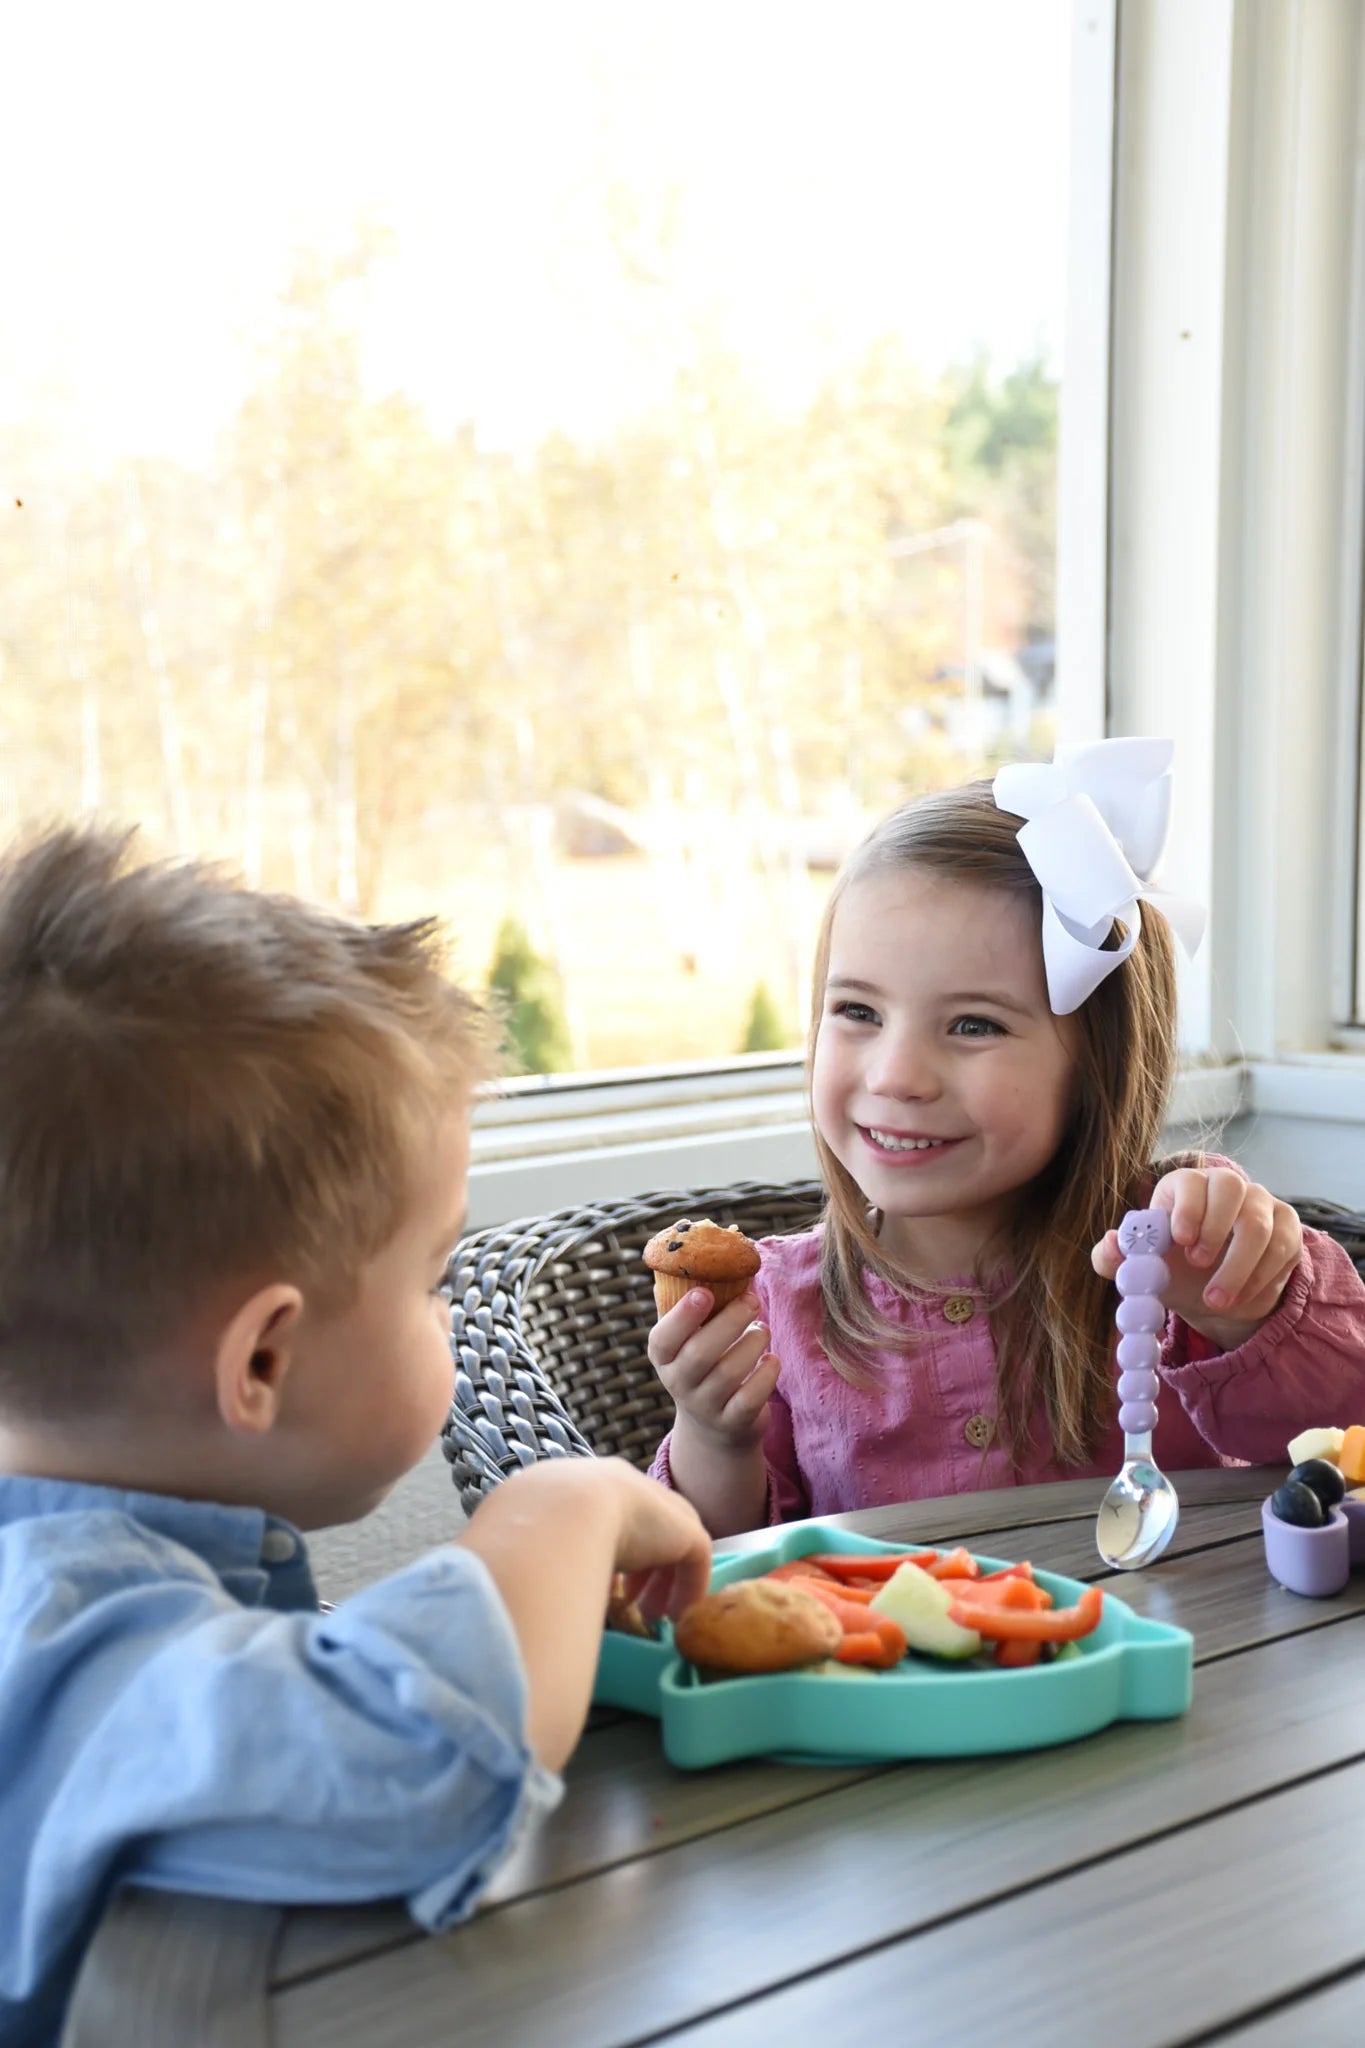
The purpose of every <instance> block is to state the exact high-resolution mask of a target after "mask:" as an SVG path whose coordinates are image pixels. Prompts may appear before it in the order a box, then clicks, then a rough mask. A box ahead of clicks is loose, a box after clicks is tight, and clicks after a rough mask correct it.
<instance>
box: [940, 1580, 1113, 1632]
mask: <svg viewBox="0 0 1365 2048" xmlns="http://www.w3.org/2000/svg"><path fill="white" fill-rule="evenodd" d="M1103 1609H1104V1594H1103V1593H1102V1592H1101V1591H1100V1588H1099V1587H1098V1586H1087V1587H1086V1589H1085V1591H1084V1592H1083V1593H1082V1595H1081V1597H1080V1599H1079V1600H1078V1601H1077V1602H1076V1605H1075V1606H1074V1607H1054V1608H1052V1609H1051V1610H1050V1611H1047V1610H1043V1609H1038V1610H1035V1611H1034V1612H1032V1613H1030V1612H1027V1611H1025V1610H1023V1609H1021V1608H1017V1607H992V1606H990V1605H989V1603H988V1602H985V1601H979V1600H969V1599H967V1598H965V1597H964V1598H963V1599H961V1600H954V1602H953V1604H952V1606H951V1607H950V1608H949V1609H948V1615H949V1619H950V1620H952V1621H955V1622H957V1623H958V1625H959V1626H960V1627H961V1628H974V1629H975V1630H976V1632H977V1634H978V1635H979V1636H984V1637H985V1638H986V1639H987V1640H988V1641H990V1642H1008V1641H1012V1640H1014V1641H1020V1640H1022V1641H1027V1642H1034V1643H1074V1642H1076V1641H1077V1640H1078V1639H1079V1638H1080V1637H1081V1636H1088V1635H1089V1634H1090V1632H1091V1630H1092V1629H1094V1628H1097V1627H1098V1626H1099V1621H1100V1615H1101V1613H1102V1612H1103Z"/></svg>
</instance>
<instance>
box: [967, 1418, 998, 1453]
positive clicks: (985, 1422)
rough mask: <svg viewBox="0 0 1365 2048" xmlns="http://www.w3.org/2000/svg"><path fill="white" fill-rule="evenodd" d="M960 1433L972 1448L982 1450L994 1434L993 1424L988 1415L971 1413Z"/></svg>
mask: <svg viewBox="0 0 1365 2048" xmlns="http://www.w3.org/2000/svg"><path fill="white" fill-rule="evenodd" d="M962 1434H963V1435H964V1436H965V1437H966V1439H967V1441H968V1443H969V1444H971V1445H972V1447H973V1449H974V1450H978V1451H984V1450H985V1448H986V1446H987V1444H988V1443H989V1442H990V1440H991V1438H992V1437H993V1436H994V1435H995V1424H994V1422H993V1421H992V1420H991V1418H990V1416H989V1415H973V1416H971V1417H970V1418H969V1419H968V1421H967V1423H966V1425H965V1427H964V1429H963V1431H962Z"/></svg>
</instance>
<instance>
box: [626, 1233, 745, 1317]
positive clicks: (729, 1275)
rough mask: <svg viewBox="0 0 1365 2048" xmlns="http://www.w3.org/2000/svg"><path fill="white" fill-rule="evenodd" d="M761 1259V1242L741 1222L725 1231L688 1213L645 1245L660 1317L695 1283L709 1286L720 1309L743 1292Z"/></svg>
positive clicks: (655, 1301)
mask: <svg viewBox="0 0 1365 2048" xmlns="http://www.w3.org/2000/svg"><path fill="white" fill-rule="evenodd" d="M761 1263H762V1261H761V1260H760V1258H759V1256H758V1246H757V1245H756V1244H755V1243H754V1241H753V1239H752V1238H751V1237H746V1236H745V1235H744V1232H743V1231H742V1230H741V1229H740V1227H739V1225H738V1224H737V1223H732V1224H731V1225H730V1226H729V1228H728V1229H726V1228H724V1227H723V1226H722V1225H721V1224H719V1223H713V1222H712V1221H711V1219H710V1217H709V1216H706V1217H703V1218H702V1220H701V1222H699V1223H694V1222H693V1221H692V1219H691V1218H690V1217H688V1216H683V1217H681V1218H680V1219H679V1220H678V1222H676V1223H674V1224H671V1225H670V1226H669V1228H668V1229H667V1230H661V1231H660V1232H659V1234H658V1236H657V1237H651V1239H650V1240H649V1243H648V1244H647V1245H646V1246H645V1264H646V1265H647V1266H648V1267H649V1270H650V1272H651V1273H652V1274H653V1275H654V1303H655V1306H656V1308H657V1309H658V1311H659V1314H660V1315H664V1314H665V1313H666V1312H667V1311H668V1310H669V1309H671V1308H675V1307H676V1306H677V1304H678V1303H679V1302H680V1301H681V1300H682V1298H683V1296H684V1295H685V1294H686V1293H687V1291H688V1289H689V1288H690V1287H704V1288H705V1289H706V1290H707V1292H708V1293H709V1294H710V1295H712V1296H713V1297H714V1300H715V1305H716V1308H724V1306H725V1304H726V1302H727V1301H733V1300H734V1299H735V1297H736V1296H737V1295H740V1294H743V1292H744V1290H745V1288H746V1287H747V1286H748V1284H749V1282H750V1281H751V1280H752V1279H753V1277H754V1274H755V1273H756V1272H757V1271H758V1269H759V1266H760V1264H761ZM712 1313H714V1310H713V1311H712Z"/></svg>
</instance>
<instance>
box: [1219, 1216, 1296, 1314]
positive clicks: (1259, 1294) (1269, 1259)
mask: <svg viewBox="0 0 1365 2048" xmlns="http://www.w3.org/2000/svg"><path fill="white" fill-rule="evenodd" d="M1255 1192H1256V1193H1261V1192H1263V1191H1262V1190H1256V1191H1255ZM1267 1200H1268V1201H1270V1209H1269V1215H1268V1216H1267V1217H1265V1218H1264V1236H1263V1237H1262V1238H1261V1239H1260V1242H1259V1247H1258V1249H1257V1250H1256V1253H1255V1256H1254V1257H1253V1256H1251V1247H1252V1246H1253V1245H1254V1244H1255V1243H1256V1236H1255V1234H1253V1233H1252V1232H1251V1231H1250V1230H1248V1231H1246V1232H1245V1234H1244V1230H1243V1224H1242V1221H1241V1219H1240V1218H1239V1220H1238V1222H1237V1224H1236V1226H1235V1227H1234V1230H1233V1233H1232V1243H1231V1247H1230V1249H1229V1252H1228V1256H1227V1258H1226V1259H1224V1261H1223V1263H1222V1264H1221V1265H1220V1266H1219V1268H1218V1270H1217V1272H1216V1273H1215V1274H1214V1276H1213V1278H1212V1279H1211V1281H1210V1282H1209V1285H1208V1286H1207V1287H1206V1288H1205V1290H1204V1298H1205V1300H1206V1301H1207V1302H1208V1304H1209V1306H1210V1308H1237V1309H1242V1310H1243V1311H1245V1312H1246V1313H1248V1314H1250V1313H1253V1312H1254V1313H1256V1314H1258V1315H1262V1316H1264V1315H1269V1314H1270V1312H1271V1310H1272V1309H1273V1308H1274V1307H1275V1306H1276V1304H1277V1303H1278V1301H1279V1299H1280V1296H1281V1295H1282V1294H1283V1293H1284V1290H1285V1286H1286V1284H1287V1283H1288V1280H1289V1276H1290V1274H1291V1273H1292V1272H1293V1271H1294V1268H1295V1267H1296V1266H1297V1265H1298V1263H1299V1257H1300V1254H1301V1253H1302V1250H1303V1226H1302V1224H1301V1223H1300V1222H1299V1219H1298V1217H1297V1216H1296V1215H1295V1213H1294V1211H1293V1210H1292V1209H1291V1208H1290V1207H1289V1206H1288V1204H1287V1203H1285V1202H1275V1201H1272V1200H1270V1198H1269V1197H1267ZM1257 1207H1258V1210H1259V1205H1257ZM1215 1296H1217V1297H1219V1298H1218V1299H1215V1298H1214V1297H1215Z"/></svg>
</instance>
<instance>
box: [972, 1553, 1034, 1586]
mask: <svg viewBox="0 0 1365 2048" xmlns="http://www.w3.org/2000/svg"><path fill="white" fill-rule="evenodd" d="M981 1577H982V1584H983V1585H984V1584H985V1582H986V1580H987V1579H1031V1578H1032V1577H1033V1566H1032V1565H1031V1564H1030V1563H1029V1561H1028V1559H1027V1558H1026V1557H1025V1558H1022V1559H1021V1560H1020V1562H1019V1563H1018V1564H1006V1565H1002V1566H1001V1567H1000V1570H999V1571H998V1572H983V1573H982V1575H981Z"/></svg>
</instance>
